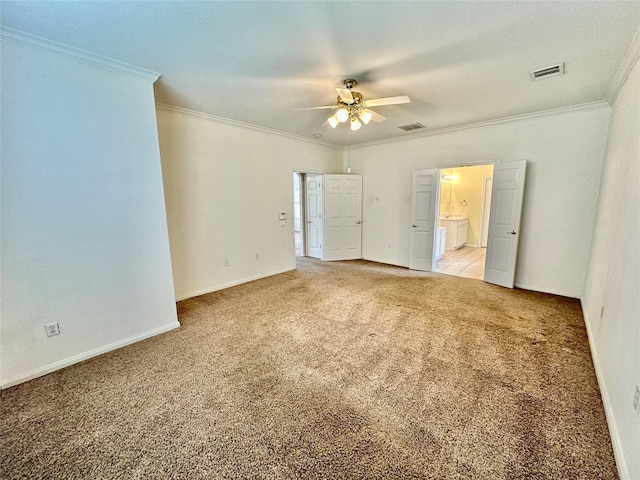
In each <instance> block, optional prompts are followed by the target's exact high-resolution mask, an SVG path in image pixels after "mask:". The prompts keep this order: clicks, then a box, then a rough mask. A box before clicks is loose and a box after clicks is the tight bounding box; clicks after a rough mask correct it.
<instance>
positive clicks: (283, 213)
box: [280, 212, 287, 220]
mask: <svg viewBox="0 0 640 480" xmlns="http://www.w3.org/2000/svg"><path fill="white" fill-rule="evenodd" d="M286 219H287V212H280V220H286Z"/></svg>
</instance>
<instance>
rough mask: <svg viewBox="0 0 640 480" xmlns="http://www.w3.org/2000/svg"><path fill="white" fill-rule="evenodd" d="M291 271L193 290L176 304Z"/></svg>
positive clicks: (179, 298) (275, 272) (280, 271)
mask: <svg viewBox="0 0 640 480" xmlns="http://www.w3.org/2000/svg"><path fill="white" fill-rule="evenodd" d="M293 270H295V267H294V268H286V269H284V270H277V271H273V272H269V273H264V274H260V275H255V276H253V277H247V278H242V279H240V280H234V281H232V282H227V283H223V284H220V285H216V286H212V287H208V288H203V289H201V290H195V291H193V292H190V293H187V294H182V295H180V296H179V297H176V302H179V301H181V300H186V299H187V298H193V297H197V296H199V295H205V294H207V293H211V292H217V291H218V290H224V289H225V288H229V287H235V286H236V285H241V284H243V283H248V282H253V281H254V280H260V279H261V278H267V277H273V276H274V275H279V274H281V273H286V272H291V271H293Z"/></svg>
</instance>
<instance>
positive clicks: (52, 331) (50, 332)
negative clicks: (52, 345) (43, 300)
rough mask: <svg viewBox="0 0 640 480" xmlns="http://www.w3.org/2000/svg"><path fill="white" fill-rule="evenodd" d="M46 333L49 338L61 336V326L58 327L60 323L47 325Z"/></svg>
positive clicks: (45, 326) (45, 325)
mask: <svg viewBox="0 0 640 480" xmlns="http://www.w3.org/2000/svg"><path fill="white" fill-rule="evenodd" d="M44 331H45V332H47V337H53V336H54V335H60V325H58V322H51V323H45V324H44Z"/></svg>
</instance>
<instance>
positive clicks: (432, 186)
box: [409, 169, 440, 272]
mask: <svg viewBox="0 0 640 480" xmlns="http://www.w3.org/2000/svg"><path fill="white" fill-rule="evenodd" d="M439 189H440V181H439V178H438V170H435V169H429V170H414V171H413V187H412V189H411V232H410V237H409V268H410V269H412V270H423V271H425V272H431V271H432V270H433V262H434V258H433V245H434V243H435V232H436V231H437V222H438V218H437V216H436V203H435V201H436V199H437V198H438V195H439Z"/></svg>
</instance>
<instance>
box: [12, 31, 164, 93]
mask: <svg viewBox="0 0 640 480" xmlns="http://www.w3.org/2000/svg"><path fill="white" fill-rule="evenodd" d="M0 38H1V39H2V41H3V42H11V43H14V44H16V45H20V46H23V47H27V48H31V49H34V50H40V51H43V52H46V53H50V54H54V55H59V56H62V57H66V58H70V59H72V60H75V61H77V62H78V63H82V64H83V65H88V66H90V67H94V68H98V69H100V70H106V71H109V72H113V73H119V74H125V75H133V76H136V77H143V78H146V79H148V80H151V82H152V83H153V82H155V81H156V80H158V78H160V74H159V73H156V72H152V71H151V70H146V69H144V68H140V67H136V66H134V65H129V64H128V63H123V62H119V61H117V60H113V59H111V58H108V57H103V56H101V55H96V54H94V53H89V52H86V51H84V50H80V49H79V48H75V47H70V46H68V45H64V44H62V43H58V42H54V41H53V40H48V39H46V38H42V37H38V36H36V35H31V34H30V33H26V32H22V31H20V30H16V29H15V28H11V27H7V26H5V25H2V26H0Z"/></svg>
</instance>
